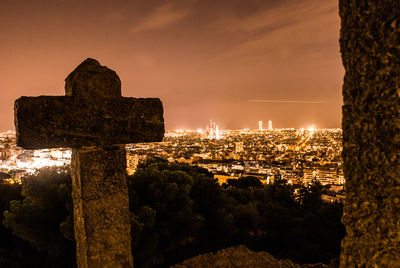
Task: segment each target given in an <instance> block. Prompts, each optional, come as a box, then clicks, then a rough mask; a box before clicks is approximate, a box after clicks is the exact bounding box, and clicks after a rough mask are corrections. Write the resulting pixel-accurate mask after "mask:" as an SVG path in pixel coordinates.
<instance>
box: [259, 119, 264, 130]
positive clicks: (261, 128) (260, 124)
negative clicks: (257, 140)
mask: <svg viewBox="0 0 400 268" xmlns="http://www.w3.org/2000/svg"><path fill="white" fill-rule="evenodd" d="M258 130H263V127H262V121H258Z"/></svg>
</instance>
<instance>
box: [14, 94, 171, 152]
mask: <svg viewBox="0 0 400 268" xmlns="http://www.w3.org/2000/svg"><path fill="white" fill-rule="evenodd" d="M14 112H15V127H16V132H17V144H18V145H19V146H21V147H23V148H26V149H41V148H57V147H73V148H79V147H81V146H83V145H85V146H89V145H98V146H104V145H111V144H127V143H134V142H155V141H161V140H162V138H163V136H164V118H163V107H162V103H161V101H160V100H159V99H158V98H122V97H121V98H115V99H111V98H109V99H108V98H107V99H97V100H94V101H93V102H90V103H88V102H85V101H83V100H80V99H77V98H74V97H67V96H40V97H21V98H19V99H18V100H16V101H15V106H14Z"/></svg>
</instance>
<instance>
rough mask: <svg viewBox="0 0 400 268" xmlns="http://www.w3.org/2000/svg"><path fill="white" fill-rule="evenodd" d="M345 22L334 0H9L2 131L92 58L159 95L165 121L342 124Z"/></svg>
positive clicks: (140, 92) (3, 4)
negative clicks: (26, 102) (23, 99)
mask: <svg viewBox="0 0 400 268" xmlns="http://www.w3.org/2000/svg"><path fill="white" fill-rule="evenodd" d="M339 29H340V20H339V16H338V7H337V1H336V0H323V1H322V0H279V1H278V0H259V1H258V0H246V1H244V0H243V1H236V0H224V1H218V0H182V1H151V0H145V1H126V0H112V1H111V0H109V1H106V0H93V1H89V0H86V1H85V0H80V1H74V0H49V1H47V0H26V1H22V0H1V1H0V59H1V64H0V86H1V98H0V131H5V130H8V129H14V125H13V120H14V114H13V105H14V100H15V99H17V98H19V97H20V96H38V95H64V94H65V92H64V79H65V78H66V76H67V75H68V74H69V73H70V72H71V71H72V70H73V69H74V68H75V67H76V66H77V65H78V64H79V63H81V62H82V61H83V60H85V59H86V58H89V57H90V58H95V59H97V60H99V61H100V63H101V64H102V65H106V66H108V67H109V68H111V69H113V70H115V71H116V72H117V74H118V75H119V77H120V78H121V81H122V94H123V96H126V97H159V98H161V100H162V102H163V104H164V117H165V123H166V129H171V130H172V129H180V128H190V129H197V128H204V127H205V126H206V124H207V123H208V121H209V120H210V119H213V120H215V121H216V122H217V124H218V125H219V126H220V128H222V129H226V128H229V129H233V128H257V127H258V121H259V120H262V121H264V122H265V124H264V125H266V122H267V121H268V120H272V121H273V124H274V127H277V128H283V127H296V128H300V127H308V126H309V125H311V124H314V125H315V126H316V127H320V128H334V127H340V121H341V105H342V96H341V85H342V81H343V74H344V70H343V67H342V64H341V58H340V53H339V44H338V39H339Z"/></svg>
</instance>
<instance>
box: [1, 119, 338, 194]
mask: <svg viewBox="0 0 400 268" xmlns="http://www.w3.org/2000/svg"><path fill="white" fill-rule="evenodd" d="M260 122H261V121H260ZM260 122H259V128H258V129H237V130H220V129H219V128H218V125H217V124H216V122H214V121H212V120H211V121H210V123H209V124H208V126H207V127H206V129H205V131H203V130H202V129H197V130H177V131H167V132H166V134H165V137H164V140H163V142H158V143H142V144H129V145H127V169H128V170H127V171H128V173H129V174H132V173H133V172H134V171H135V170H136V168H137V165H138V164H139V163H140V161H143V160H144V159H146V158H149V157H161V158H165V159H168V161H170V162H174V161H178V162H183V163H188V164H191V165H196V166H199V167H202V168H205V169H207V170H209V171H210V172H212V173H213V174H214V178H216V179H217V180H218V181H219V182H220V183H224V182H226V181H227V180H228V179H239V178H242V177H246V176H253V177H257V178H259V179H260V180H261V182H263V183H270V182H272V181H273V180H274V179H275V178H276V177H277V176H279V177H280V178H282V179H284V180H285V181H286V182H287V183H288V184H293V185H307V184H310V183H311V182H312V181H313V180H318V181H319V182H320V183H321V184H322V185H339V186H340V185H343V184H344V177H343V169H342V158H341V152H342V131H341V129H316V128H315V127H313V126H312V127H309V128H307V129H303V128H302V129H292V128H290V129H272V121H271V120H269V122H268V130H265V129H263V128H262V122H261V123H260ZM70 159H71V151H70V150H69V149H45V150H23V149H22V148H20V147H17V146H16V144H15V133H14V132H12V131H9V132H6V133H1V134H0V171H1V172H3V173H7V174H11V175H12V176H11V178H10V179H9V180H10V181H12V182H19V180H20V178H21V177H23V176H25V175H27V174H31V173H33V172H34V171H35V170H36V169H38V168H41V167H44V166H63V165H69V163H70Z"/></svg>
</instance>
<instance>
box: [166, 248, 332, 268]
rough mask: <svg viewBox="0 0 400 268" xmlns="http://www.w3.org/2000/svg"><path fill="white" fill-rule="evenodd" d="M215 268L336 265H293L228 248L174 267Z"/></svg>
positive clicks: (327, 267) (263, 254) (266, 255)
mask: <svg viewBox="0 0 400 268" xmlns="http://www.w3.org/2000/svg"><path fill="white" fill-rule="evenodd" d="M197 267H198V268H215V267H217V268H218V267H220V268H222V267H225V268H229V267H241V268H242V267H252V268H257V267H260V268H261V267H263V268H265V267H280V268H334V267H335V265H325V264H303V265H299V264H296V263H293V262H292V261H291V260H277V259H275V258H274V257H273V256H272V255H271V254H269V253H267V252H262V251H261V252H255V251H252V250H250V249H248V248H246V247H245V246H242V245H240V246H237V247H231V248H226V249H222V250H220V251H218V252H217V253H207V254H203V255H199V256H197V257H194V258H192V259H188V260H185V261H184V262H182V263H180V264H177V265H174V266H173V267H172V268H197Z"/></svg>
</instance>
